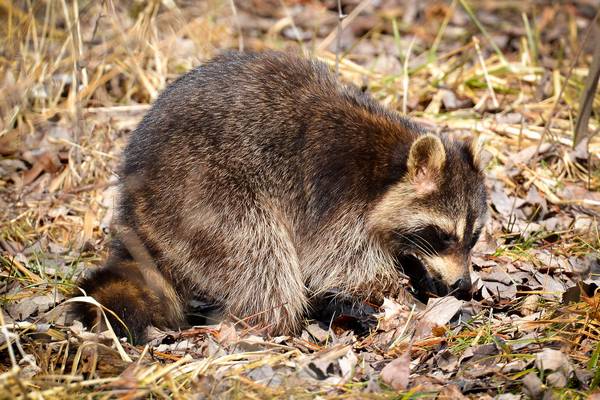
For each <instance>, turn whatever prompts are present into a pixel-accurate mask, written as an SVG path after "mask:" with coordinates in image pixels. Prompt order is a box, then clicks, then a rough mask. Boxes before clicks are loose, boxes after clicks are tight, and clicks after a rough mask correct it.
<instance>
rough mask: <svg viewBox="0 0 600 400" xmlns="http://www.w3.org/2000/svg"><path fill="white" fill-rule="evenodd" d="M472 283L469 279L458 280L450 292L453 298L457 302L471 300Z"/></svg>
mask: <svg viewBox="0 0 600 400" xmlns="http://www.w3.org/2000/svg"><path fill="white" fill-rule="evenodd" d="M472 286H473V285H472V283H471V280H470V279H468V278H467V279H465V278H460V279H459V280H457V281H456V282H454V284H453V285H452V286H450V291H451V293H452V295H453V296H454V297H456V298H457V299H459V300H467V301H468V300H471V299H472V298H473V295H472V293H471V288H472Z"/></svg>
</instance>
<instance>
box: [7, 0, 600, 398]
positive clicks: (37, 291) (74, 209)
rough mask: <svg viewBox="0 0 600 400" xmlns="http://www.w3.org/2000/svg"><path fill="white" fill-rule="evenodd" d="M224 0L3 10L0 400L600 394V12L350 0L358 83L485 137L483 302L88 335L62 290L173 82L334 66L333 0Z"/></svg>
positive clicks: (460, 132)
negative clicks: (248, 70) (202, 75)
mask: <svg viewBox="0 0 600 400" xmlns="http://www.w3.org/2000/svg"><path fill="white" fill-rule="evenodd" d="M222 3H223V4H220V3H219V2H206V3H202V4H191V3H189V4H188V3H186V2H181V4H180V3H179V2H170V1H164V2H150V3H148V4H144V3H143V2H132V3H115V4H114V5H113V6H110V4H112V3H110V2H109V3H106V2H92V3H90V4H89V5H88V6H86V7H83V8H78V3H77V2H73V3H70V2H67V3H64V2H63V3H60V2H58V1H48V2H45V3H41V2H40V3H39V4H40V5H37V3H36V5H34V6H32V7H31V8H28V4H30V3H28V2H19V1H16V2H12V3H8V4H6V5H0V9H1V10H2V12H4V11H8V13H7V14H0V18H3V19H5V22H6V23H5V24H3V25H4V26H3V28H2V29H1V30H0V32H1V35H2V37H3V40H2V41H1V43H2V45H0V46H2V54H3V57H2V58H1V59H0V74H1V75H0V82H1V83H0V88H1V90H2V92H3V93H6V94H7V95H6V96H4V98H2V99H0V117H1V118H0V226H1V230H0V299H1V301H2V303H1V304H2V307H1V309H0V311H1V313H0V355H1V357H0V398H28V397H35V398H75V397H89V396H96V397H98V396H125V397H132V398H134V397H136V398H142V397H154V398H189V397H191V396H192V394H197V395H199V396H200V397H215V396H217V397H226V398H229V397H231V398H233V397H251V398H274V397H276V398H280V397H294V398H312V397H320V398H397V397H399V396H401V397H402V396H403V397H402V398H417V397H418V398H453V399H454V398H456V399H461V398H484V399H485V398H489V399H491V398H496V399H505V400H508V399H519V398H524V396H525V395H526V396H529V397H531V398H551V397H552V396H558V397H561V398H586V396H588V395H589V396H590V397H589V398H594V396H596V397H597V396H598V394H597V393H598V392H597V391H598V390H599V389H600V388H599V386H600V372H599V371H600V365H599V364H600V342H599V339H600V312H599V311H598V310H599V308H600V290H599V285H600V262H599V260H600V257H599V254H598V249H599V248H600V233H599V232H598V218H599V211H600V195H599V189H600V175H599V174H598V171H599V165H600V160H599V158H598V154H600V141H599V138H598V137H597V136H596V137H592V138H591V139H590V140H589V141H586V143H585V146H582V145H580V146H578V147H576V148H575V149H572V148H571V143H572V140H573V129H574V123H573V119H574V118H575V117H576V115H577V114H576V113H577V110H578V99H579V94H580V92H581V90H582V89H583V85H584V84H583V82H584V81H585V79H586V72H587V68H588V67H589V65H590V58H591V55H590V53H589V52H588V51H587V50H586V49H587V47H586V46H589V44H588V43H582V39H583V38H584V31H585V29H586V27H587V26H588V25H589V24H590V23H591V21H592V20H593V18H594V15H595V12H596V11H595V10H596V9H597V8H598V6H599V5H598V4H596V3H597V1H575V2H572V4H570V5H566V4H545V3H540V4H537V3H536V4H531V5H525V3H523V5H517V6H515V7H514V8H513V7H509V6H508V5H505V4H501V3H499V2H472V4H471V2H468V1H465V0H457V1H454V2H433V1H431V2H429V1H427V2H409V3H408V4H406V5H405V4H402V5H399V3H397V2H396V1H392V0H390V1H388V0H383V1H373V2H369V1H364V0H362V1H361V0H348V1H346V0H344V1H342V4H343V12H344V14H346V15H348V17H347V19H346V20H345V21H346V22H345V24H346V27H345V29H344V30H343V32H342V37H341V40H340V41H339V43H340V45H341V48H340V51H339V52H340V62H339V70H340V74H341V76H342V79H344V80H346V81H349V82H353V83H355V84H357V85H359V86H361V87H363V88H364V89H365V90H368V91H369V92H371V93H372V94H373V95H374V96H375V97H376V98H377V99H378V100H380V101H381V102H382V103H384V104H386V105H388V106H389V107H391V108H395V109H398V110H402V109H406V111H407V112H408V114H409V115H411V116H412V117H413V118H414V119H415V120H417V121H419V122H421V123H423V124H424V125H426V126H428V127H430V128H431V129H433V130H436V131H440V132H442V131H443V132H446V133H447V134H450V135H453V136H457V137H467V136H473V135H474V136H477V137H478V138H479V140H480V141H481V142H482V143H483V144H484V153H483V154H482V159H484V160H485V161H484V162H485V164H486V165H487V166H486V174H487V176H488V190H489V194H490V209H491V218H490V220H489V221H488V223H487V225H486V227H485V229H484V232H483V234H482V239H481V240H480V242H479V243H478V244H477V246H476V247H475V251H474V254H473V257H472V261H473V272H472V278H473V282H474V283H475V286H476V288H477V292H476V293H475V298H474V300H472V301H469V302H463V301H459V300H456V299H454V298H451V297H449V298H442V299H430V300H429V302H428V303H427V304H422V303H420V302H418V301H416V300H414V299H412V298H411V296H410V295H409V294H408V295H406V293H405V294H404V295H402V296H398V294H397V293H386V294H385V297H382V298H381V299H379V300H380V301H378V302H377V304H375V303H371V304H369V305H364V307H362V309H367V307H370V308H371V309H373V308H374V309H375V311H376V313H375V314H373V313H371V314H369V315H366V314H365V313H363V312H359V311H356V310H357V309H355V308H348V309H345V310H344V312H343V313H342V315H337V316H336V317H335V318H332V319H328V320H318V321H314V320H313V321H307V323H306V325H305V328H304V330H303V332H302V333H301V334H299V335H298V336H282V337H275V338H269V337H264V336H262V335H261V334H260V332H254V331H252V330H251V329H249V327H246V326H243V325H234V324H232V323H228V322H222V323H220V324H216V325H202V326H193V327H191V328H189V329H185V330H181V331H177V332H163V331H159V330H157V329H154V330H153V331H152V333H151V334H150V335H149V336H150V337H151V339H152V340H151V341H150V343H149V344H148V346H137V347H136V346H132V345H130V344H128V343H127V342H122V341H121V342H118V341H117V342H115V338H114V337H113V336H114V335H112V334H111V332H110V331H107V332H100V333H98V332H89V331H87V330H86V329H84V328H83V326H82V325H81V323H79V322H78V321H73V319H72V318H71V317H70V316H69V314H68V313H67V312H66V307H65V304H64V303H63V301H64V296H65V294H66V293H67V292H68V291H69V290H71V288H72V287H73V285H74V282H75V281H76V279H77V278H78V277H79V276H81V274H84V273H85V271H87V270H89V269H90V268H94V267H97V266H99V265H101V264H102V260H104V259H105V256H106V247H107V246H106V245H107V243H108V241H109V240H110V235H111V234H110V229H109V224H110V219H111V215H112V213H113V209H114V202H115V194H116V193H115V191H116V189H115V187H114V182H115V176H114V172H113V171H115V169H116V166H117V163H118V159H119V154H120V152H121V150H122V148H123V146H124V144H125V142H126V139H127V134H128V133H129V132H130V131H131V129H133V128H134V127H135V125H136V124H137V122H138V121H139V120H140V118H141V116H142V115H143V113H144V111H145V110H147V108H148V104H149V103H150V102H151V101H152V99H153V98H155V96H156V94H157V93H158V92H159V90H160V88H162V87H164V85H165V84H166V83H167V82H169V81H171V80H172V79H173V78H174V77H175V76H177V75H178V74H180V73H182V72H185V71H186V70H188V69H189V68H191V67H193V66H195V65H197V64H199V63H200V62H202V61H203V60H206V59H209V58H210V57H211V56H212V55H214V54H216V53H218V52H219V51H221V50H222V49H231V48H238V47H240V44H241V43H242V44H243V45H244V48H246V49H256V50H262V49H268V48H272V49H296V50H298V49H305V50H310V49H313V50H314V51H315V52H316V53H315V55H316V56H318V57H320V58H321V59H322V60H324V61H325V62H327V63H329V64H330V65H331V66H332V67H334V66H335V59H336V57H335V50H336V45H337V41H336V40H335V35H336V32H337V23H338V15H337V2H336V1H334V0H327V1H322V2H320V1H313V0H286V1H283V2H281V1H270V0H253V1H250V2H222ZM64 4H67V7H66V8H64V7H63V5H64ZM231 4H233V5H234V7H235V13H233V9H232V8H231ZM356 10H360V12H357V11H356ZM353 11H356V12H353ZM7 15H10V16H11V17H10V18H7ZM75 16H77V18H75ZM17 24H18V25H17ZM17 26H19V27H20V28H19V29H16V28H17ZM21 28H23V29H21ZM70 29H71V30H70ZM72 32H78V34H77V35H72V34H71V33H72ZM240 34H241V41H240ZM473 37H477V40H475V41H473V40H472V39H473ZM32 38H35V39H34V40H31V39H32ZM580 46H583V47H584V50H583V51H582V55H581V56H580V57H576V54H577V49H578V48H579V47H580ZM16 49H21V53H20V54H17V52H16ZM19 60H21V61H19ZM73 60H76V62H75V63H74V62H73ZM569 62H573V63H574V65H575V68H573V70H572V71H571V72H569V70H568V63H569ZM403 77H407V78H408V79H404V78H403ZM74 83H76V85H75V84H74ZM554 104H556V106H554ZM593 104H594V105H595V107H596V108H597V107H598V105H599V104H600V97H598V96H596V97H595V99H594V101H593ZM589 124H590V129H591V130H593V129H596V130H597V128H598V126H600V121H599V120H598V118H597V112H595V113H592V115H591V118H590V121H589ZM399 393H402V394H401V395H399Z"/></svg>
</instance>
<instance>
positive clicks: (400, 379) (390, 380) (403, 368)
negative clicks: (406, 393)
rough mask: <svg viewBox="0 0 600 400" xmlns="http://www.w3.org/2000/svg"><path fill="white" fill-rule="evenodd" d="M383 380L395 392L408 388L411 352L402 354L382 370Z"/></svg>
mask: <svg viewBox="0 0 600 400" xmlns="http://www.w3.org/2000/svg"><path fill="white" fill-rule="evenodd" d="M380 376H381V380H382V381H383V382H385V384H387V385H389V386H390V387H391V388H392V389H395V390H404V389H406V388H407V387H408V381H409V377H410V352H406V353H404V354H402V355H401V356H400V357H398V358H396V359H395V360H394V361H392V362H391V363H389V364H388V365H386V366H385V367H384V368H383V369H382V370H381V374H380Z"/></svg>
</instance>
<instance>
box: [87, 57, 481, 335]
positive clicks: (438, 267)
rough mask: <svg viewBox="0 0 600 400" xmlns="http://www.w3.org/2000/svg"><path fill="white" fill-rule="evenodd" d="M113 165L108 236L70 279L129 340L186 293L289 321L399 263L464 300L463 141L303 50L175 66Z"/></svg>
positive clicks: (259, 322) (469, 225)
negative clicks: (98, 264)
mask: <svg viewBox="0 0 600 400" xmlns="http://www.w3.org/2000/svg"><path fill="white" fill-rule="evenodd" d="M119 175H120V184H121V188H120V191H121V192H120V200H119V204H118V213H117V214H118V217H117V218H116V221H115V226H116V227H117V230H118V234H117V235H116V240H115V241H114V243H113V244H112V245H111V249H110V256H109V259H108V261H107V263H106V265H105V266H104V267H103V268H101V269H99V270H97V271H95V272H94V273H92V274H91V275H90V276H88V277H87V278H85V279H83V280H82V281H81V282H80V283H79V285H80V287H81V288H82V289H84V290H85V292H86V293H87V294H88V295H91V296H93V297H95V298H96V299H97V300H98V301H99V302H100V303H101V304H103V305H104V306H105V307H106V308H108V309H110V310H112V311H113V312H114V315H116V316H117V317H118V318H119V319H121V320H122V321H124V322H125V324H126V326H127V328H128V329H127V330H128V331H129V332H130V334H131V338H133V340H134V341H135V342H143V341H144V339H145V337H144V332H145V330H146V328H147V327H148V326H150V325H153V326H156V327H159V328H176V327H178V326H181V325H182V324H183V323H184V322H185V312H186V308H185V304H187V302H188V300H189V299H190V296H193V295H195V294H201V295H202V296H205V297H206V298H208V299H211V301H214V302H215V303H216V304H219V305H220V307H221V309H222V311H223V313H224V314H225V315H227V316H230V317H233V318H237V319H240V320H243V321H244V322H245V323H247V324H248V325H250V326H255V327H257V328H259V329H262V330H263V332H266V333H268V334H272V335H277V334H288V333H293V332H295V331H297V329H298V328H299V327H300V326H301V324H302V321H303V318H304V317H305V315H306V313H307V311H308V310H309V309H310V306H311V299H312V298H314V296H318V295H319V294H321V293H324V292H325V291H327V290H330V289H335V290H338V291H341V292H343V293H348V294H350V295H352V296H361V295H364V294H366V293H368V292H369V290H370V288H372V287H380V286H381V285H382V284H383V285H385V284H388V283H394V282H399V281H400V279H402V276H403V272H405V273H408V274H409V275H410V276H412V278H413V286H415V287H416V288H418V289H419V292H420V293H424V294H425V295H426V296H433V295H435V296H442V295H446V294H453V295H455V296H457V297H469V295H470V291H471V280H470V271H469V269H470V254H471V250H472V248H473V246H474V245H475V242H476V241H477V239H478V237H479V234H480V232H481V229H482V226H483V224H484V222H485V219H486V215H487V206H486V196H487V195H486V190H485V187H484V175H483V173H482V171H481V168H480V166H479V162H478V157H477V150H476V149H475V146H474V145H473V144H472V143H471V142H469V143H466V142H461V141H457V140H453V139H451V138H449V137H447V136H445V135H434V134H431V133H427V132H426V131H425V129H423V128H422V127H421V126H419V125H418V124H416V123H414V122H411V121H410V120H408V119H406V118H404V117H402V116H400V115H399V114H397V113H396V112H394V111H391V110H388V109H386V108H385V107H383V106H381V105H380V104H378V102H376V101H375V100H374V99H373V98H372V97H371V96H369V95H368V94H366V93H364V92H362V91H361V90H360V89H359V88H357V87H354V86H351V85H345V84H342V83H340V82H339V81H338V79H337V78H336V76H334V75H333V74H332V73H331V72H330V71H329V69H328V67H327V66H326V65H325V64H324V63H321V62H319V61H315V60H310V59H305V58H302V57H299V56H295V55H291V54H287V53H278V52H265V53H227V54H224V55H221V56H218V57H217V58H215V59H213V60H212V61H209V62H207V63H205V64H204V65H202V66H200V67H198V68H196V69H194V70H192V71H190V72H188V73H187V74H185V75H183V76H181V77H179V78H178V79H177V80H175V81H174V82H173V83H171V84H170V85H169V86H168V87H167V88H166V89H165V90H164V92H163V93H162V94H161V95H160V96H159V97H158V98H157V99H156V101H155V102H154V104H153V106H152V108H151V109H150V110H149V111H148V113H147V114H146V115H145V117H144V118H143V120H142V121H141V123H140V124H139V126H138V127H137V128H136V129H135V131H134V132H133V133H132V136H131V138H130V140H129V143H128V145H127V147H126V149H125V151H124V161H123V163H122V167H121V169H120V173H119ZM78 312H79V313H80V315H81V318H82V320H83V322H84V323H85V324H86V325H88V326H92V325H94V324H96V323H98V322H100V321H99V320H98V318H99V314H98V312H97V310H96V309H94V308H93V307H91V306H89V305H81V306H80V307H79V310H78ZM111 315H113V314H111ZM113 322H115V323H113V324H112V325H113V327H114V328H115V329H116V330H117V331H118V333H119V334H124V333H125V332H126V330H125V329H123V328H122V325H120V324H119V323H118V322H116V320H115V321H113Z"/></svg>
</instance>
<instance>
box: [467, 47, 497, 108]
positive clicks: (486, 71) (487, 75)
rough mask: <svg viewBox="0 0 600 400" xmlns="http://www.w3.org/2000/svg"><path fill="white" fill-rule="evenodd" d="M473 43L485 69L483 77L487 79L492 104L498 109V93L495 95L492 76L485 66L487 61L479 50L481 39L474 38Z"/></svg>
mask: <svg viewBox="0 0 600 400" xmlns="http://www.w3.org/2000/svg"><path fill="white" fill-rule="evenodd" d="M473 43H474V44H475V52H476V53H477V57H478V58H479V63H480V64H481V68H483V77H484V78H485V83H486V85H487V87H488V90H489V92H490V97H491V98H492V102H493V103H494V108H498V107H500V104H498V99H496V93H494V88H493V87H492V82H491V81H490V75H489V74H488V70H487V67H486V66H485V61H484V59H483V56H482V55H481V49H480V48H479V39H477V37H473Z"/></svg>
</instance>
